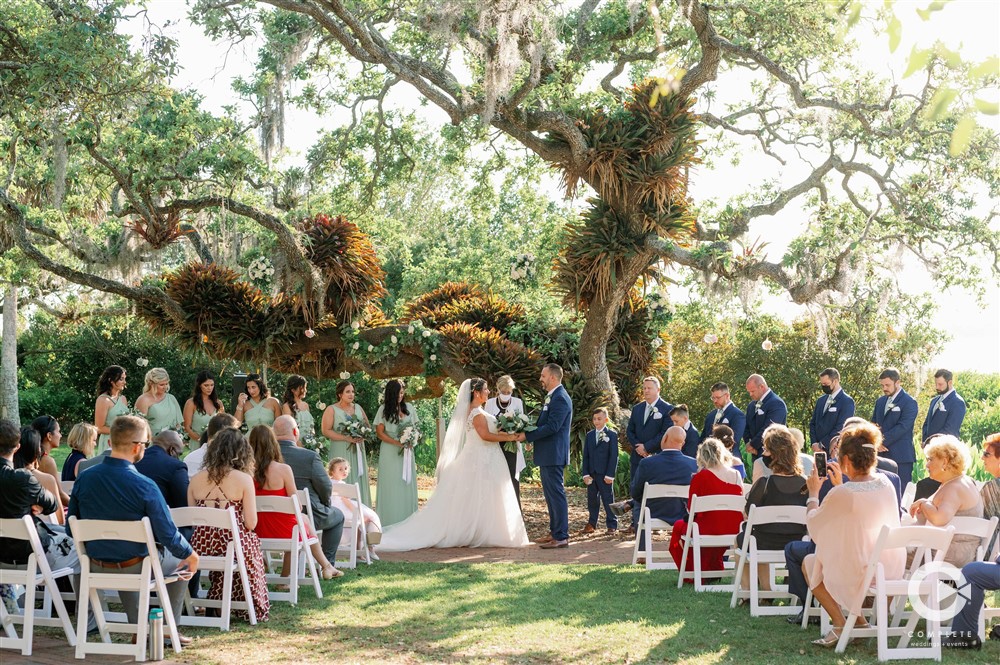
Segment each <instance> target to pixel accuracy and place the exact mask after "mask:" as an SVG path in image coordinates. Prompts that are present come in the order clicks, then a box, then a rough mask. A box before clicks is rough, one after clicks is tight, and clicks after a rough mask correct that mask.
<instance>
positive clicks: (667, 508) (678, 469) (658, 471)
mask: <svg viewBox="0 0 1000 665" xmlns="http://www.w3.org/2000/svg"><path fill="white" fill-rule="evenodd" d="M686 439H687V437H686V432H685V431H684V430H683V429H681V428H680V427H677V426H676V425H675V426H673V427H671V428H669V429H668V430H667V433H666V434H664V435H663V440H662V441H661V442H660V452H658V453H653V454H652V455H649V456H648V457H644V458H643V459H642V460H641V461H640V462H639V466H638V467H636V472H635V478H634V479H633V480H632V503H631V504H630V505H631V506H632V507H634V508H636V509H638V507H640V506H641V505H642V493H643V491H644V490H645V488H646V483H649V484H650V485H690V484H691V478H692V477H693V476H694V474H695V473H697V471H698V463H697V462H696V461H694V460H693V459H691V458H690V457H688V456H687V455H685V454H684V453H682V452H681V448H683V447H684V442H685V440H686ZM616 505H621V504H612V508H613V509H614V507H615V506H616ZM646 507H647V508H649V512H650V516H651V517H652V518H653V519H658V520H663V521H664V522H666V523H667V524H670V525H673V524H674V523H675V522H676V521H677V520H680V519H684V518H686V517H687V507H686V505H685V501H684V499H650V500H649V501H647V502H646ZM638 538H639V547H640V548H643V547H645V539H644V534H641V533H640V534H638ZM643 563H645V561H643Z"/></svg>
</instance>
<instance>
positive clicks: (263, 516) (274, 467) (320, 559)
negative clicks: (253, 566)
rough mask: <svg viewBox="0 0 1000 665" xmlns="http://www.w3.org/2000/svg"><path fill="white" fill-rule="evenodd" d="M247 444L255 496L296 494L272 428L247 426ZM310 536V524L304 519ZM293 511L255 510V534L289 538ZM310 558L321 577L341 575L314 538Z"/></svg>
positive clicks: (293, 518) (293, 523)
mask: <svg viewBox="0 0 1000 665" xmlns="http://www.w3.org/2000/svg"><path fill="white" fill-rule="evenodd" d="M250 447H251V448H253V455H254V474H253V486H254V491H255V492H256V493H257V496H295V492H296V489H295V476H294V474H293V473H292V467H290V466H288V465H287V464H285V463H284V460H283V459H282V457H281V446H280V445H278V439H276V438H275V436H274V430H272V429H271V428H270V427H268V426H267V425H257V426H256V427H254V428H253V429H252V430H250ZM304 522H305V525H306V529H307V530H309V533H308V534H306V536H307V537H310V538H311V537H312V535H313V534H312V525H310V524H309V520H304ZM295 523H296V519H295V516H294V515H287V514H284V513H265V512H260V513H257V535H258V536H259V537H261V538H291V536H292V528H294V527H295ZM309 549H310V551H311V552H312V555H313V558H314V559H316V563H317V564H319V566H320V568H321V569H322V573H323V579H324V580H329V579H333V578H335V577H340V576H341V575H343V574H344V573H343V571H341V570H337V569H336V568H334V566H333V563H331V562H330V561H329V559H327V558H326V555H325V554H323V546H322V545H321V544H320V543H318V542H316V543H313V544H312V546H310V548H309ZM288 565H289V563H288V557H287V556H286V557H285V563H284V566H283V570H282V573H281V574H282V576H287V575H288Z"/></svg>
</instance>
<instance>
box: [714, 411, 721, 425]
mask: <svg viewBox="0 0 1000 665" xmlns="http://www.w3.org/2000/svg"><path fill="white" fill-rule="evenodd" d="M720 420H722V409H716V410H715V424H716V425H718V424H719V421H720Z"/></svg>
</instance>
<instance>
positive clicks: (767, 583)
mask: <svg viewBox="0 0 1000 665" xmlns="http://www.w3.org/2000/svg"><path fill="white" fill-rule="evenodd" d="M796 445H797V444H796V443H795V439H794V437H793V436H792V433H791V432H790V431H789V430H788V428H787V427H785V426H784V425H771V426H770V427H768V428H767V431H766V432H764V455H766V456H768V457H769V458H770V460H771V465H770V472H771V473H770V475H768V476H765V477H763V478H760V479H758V480H757V481H756V482H755V483H754V484H753V487H751V488H750V493H749V494H748V495H747V502H746V509H745V510H744V511H743V513H744V515H746V516H748V517H749V515H750V506H761V507H765V506H804V505H806V497H807V493H806V479H805V477H804V476H803V475H802V461H801V460H800V459H799V455H798V448H797V447H796ZM743 528H744V530H743V531H741V532H740V534H739V535H738V536H737V537H736V544H737V545H738V546H739V547H743V541H744V539H745V538H746V525H744V527H743ZM752 535H753V536H754V538H756V539H757V549H758V550H784V549H785V545H787V544H788V543H789V542H791V541H793V540H801V539H802V536H804V535H806V529H805V526H803V525H801V524H761V525H760V526H756V527H754V532H753V534H752ZM758 573H759V574H758V579H759V580H760V581H761V584H763V589H764V590H765V591H770V590H771V574H770V572H769V568H768V566H767V565H766V564H762V565H761V566H760V567H759V569H758ZM740 588H742V589H749V588H750V569H749V567H746V568H744V569H743V579H742V580H740Z"/></svg>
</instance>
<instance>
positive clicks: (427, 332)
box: [421, 330, 431, 337]
mask: <svg viewBox="0 0 1000 665" xmlns="http://www.w3.org/2000/svg"><path fill="white" fill-rule="evenodd" d="M421 334H422V335H423V336H424V337H430V336H431V331H430V330H425V331H424V332H423V333H421Z"/></svg>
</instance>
